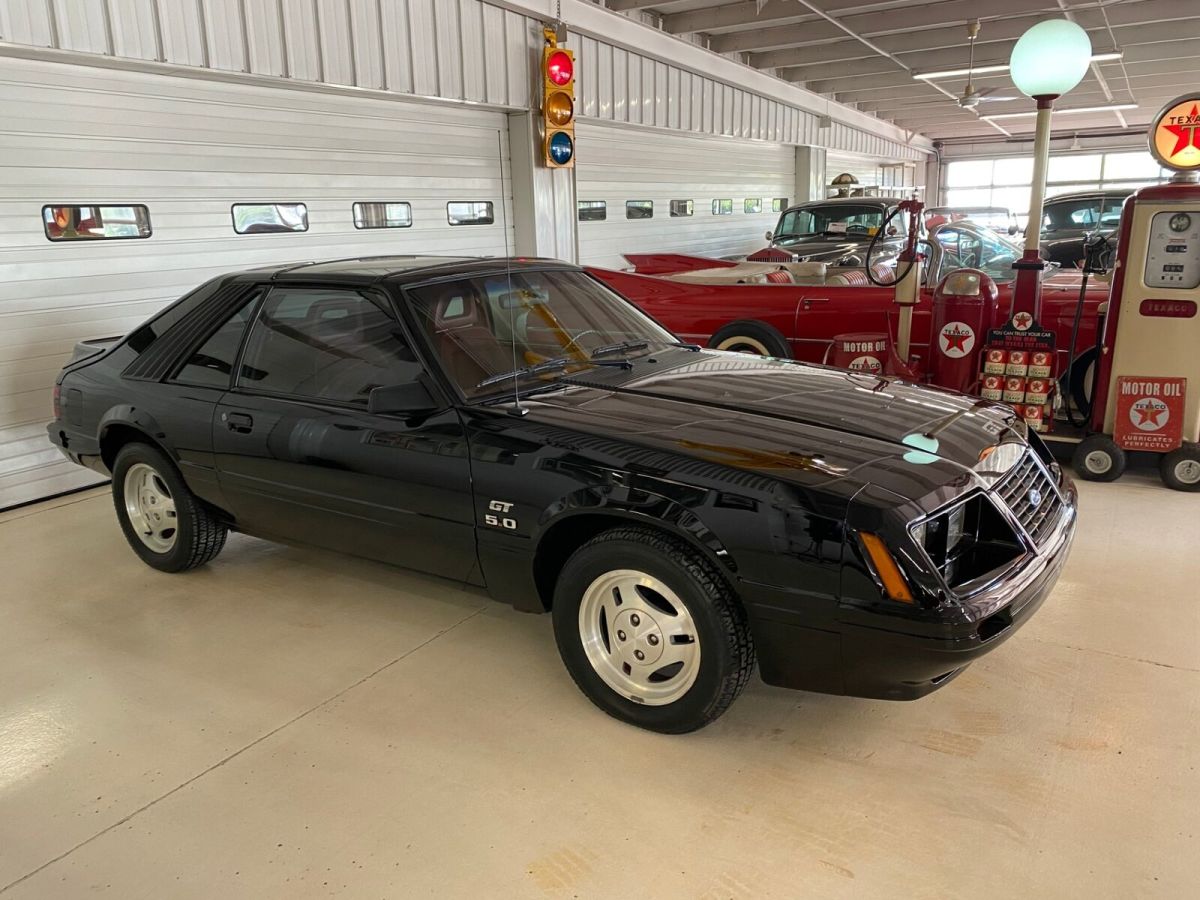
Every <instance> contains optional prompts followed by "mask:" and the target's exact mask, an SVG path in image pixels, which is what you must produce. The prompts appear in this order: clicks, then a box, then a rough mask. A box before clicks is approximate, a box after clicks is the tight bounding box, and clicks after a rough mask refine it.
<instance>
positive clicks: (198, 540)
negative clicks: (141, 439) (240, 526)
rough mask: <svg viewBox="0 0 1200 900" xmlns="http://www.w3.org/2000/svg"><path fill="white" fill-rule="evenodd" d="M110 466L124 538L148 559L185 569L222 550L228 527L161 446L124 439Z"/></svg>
mask: <svg viewBox="0 0 1200 900" xmlns="http://www.w3.org/2000/svg"><path fill="white" fill-rule="evenodd" d="M112 472H113V480H112V492H113V505H114V506H116V508H117V520H118V521H119V522H120V523H121V530H122V531H123V532H124V533H125V540H127V541H128V542H129V546H130V547H132V548H133V552H134V553H136V554H137V555H138V556H139V557H141V559H142V562H144V563H146V565H148V566H152V567H153V568H155V569H158V570H160V571H163V572H183V571H185V570H187V569H194V568H196V567H197V566H202V565H204V564H205V563H206V562H208V561H209V560H211V559H212V558H213V557H215V556H216V555H217V554H218V553H220V552H221V548H222V547H224V546H225V539H226V537H227V536H228V535H229V529H228V528H227V527H226V526H225V525H224V524H222V523H221V522H219V521H218V520H217V519H216V518H215V517H214V516H213V514H212V513H211V512H210V511H209V510H208V509H207V508H206V507H205V506H204V505H203V504H202V503H201V502H200V501H199V500H197V499H196V498H195V497H193V496H192V493H191V491H189V490H188V488H187V485H186V484H184V481H183V477H182V476H181V475H180V474H179V471H178V470H177V469H176V468H175V466H174V464H172V462H171V461H170V460H169V459H167V457H166V456H165V455H164V454H163V453H162V451H160V450H158V449H157V448H155V447H152V446H150V445H149V444H143V443H130V444H126V445H125V446H124V447H122V448H121V450H120V452H119V453H118V454H117V458H116V461H115V462H114V463H113V470H112Z"/></svg>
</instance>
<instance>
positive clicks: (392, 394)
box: [367, 380, 441, 416]
mask: <svg viewBox="0 0 1200 900" xmlns="http://www.w3.org/2000/svg"><path fill="white" fill-rule="evenodd" d="M440 406H441V404H439V403H438V402H437V400H436V399H434V396H433V392H432V391H430V390H429V388H428V387H427V386H426V385H425V383H424V381H422V380H417V381H410V382H408V383H407V384H395V385H389V386H387V387H377V388H373V389H372V390H371V393H370V394H368V395H367V412H369V413H371V414H373V415H374V414H379V413H396V414H400V415H409V416H417V415H421V414H422V413H431V412H434V411H436V410H437V409H439V408H440Z"/></svg>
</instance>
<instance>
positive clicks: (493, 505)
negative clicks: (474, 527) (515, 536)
mask: <svg viewBox="0 0 1200 900" xmlns="http://www.w3.org/2000/svg"><path fill="white" fill-rule="evenodd" d="M512 508H513V505H512V504H511V503H505V502H504V501H503V500H493V501H491V502H490V503H489V504H488V509H489V510H491V512H489V513H485V514H484V517H483V524H484V525H491V526H492V527H494V528H507V529H509V530H510V531H511V530H514V529H515V528H516V527H517V520H516V519H511V518H509V517H508V516H504V515H499V516H498V515H496V513H506V512H508V511H509V510H510V509H512Z"/></svg>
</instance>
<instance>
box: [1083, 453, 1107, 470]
mask: <svg viewBox="0 0 1200 900" xmlns="http://www.w3.org/2000/svg"><path fill="white" fill-rule="evenodd" d="M1083 464H1084V465H1085V466H1086V467H1087V470H1088V471H1089V472H1091V473H1092V474H1093V475H1104V474H1106V473H1107V472H1108V470H1109V469H1111V468H1112V467H1113V458H1112V457H1111V456H1109V455H1108V454H1107V453H1105V452H1104V451H1103V450H1093V451H1092V452H1091V453H1089V454H1087V456H1085V457H1084V458H1083Z"/></svg>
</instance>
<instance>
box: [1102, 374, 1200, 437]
mask: <svg viewBox="0 0 1200 900" xmlns="http://www.w3.org/2000/svg"><path fill="white" fill-rule="evenodd" d="M1116 391H1117V413H1116V421H1115V422H1114V425H1113V431H1114V432H1115V433H1114V434H1113V440H1115V441H1116V442H1117V443H1118V444H1120V445H1121V446H1122V447H1124V448H1125V449H1126V450H1152V451H1155V452H1157V453H1166V452H1168V451H1170V450H1174V449H1175V448H1176V447H1178V446H1179V445H1180V443H1181V442H1182V440H1183V400H1184V396H1185V395H1186V393H1187V379H1186V378H1163V377H1160V376H1149V375H1147V376H1145V377H1143V376H1138V375H1121V376H1120V377H1118V378H1117V384H1116Z"/></svg>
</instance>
